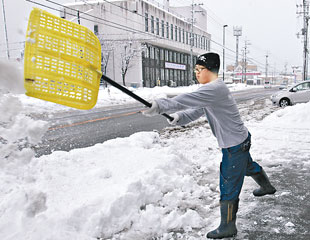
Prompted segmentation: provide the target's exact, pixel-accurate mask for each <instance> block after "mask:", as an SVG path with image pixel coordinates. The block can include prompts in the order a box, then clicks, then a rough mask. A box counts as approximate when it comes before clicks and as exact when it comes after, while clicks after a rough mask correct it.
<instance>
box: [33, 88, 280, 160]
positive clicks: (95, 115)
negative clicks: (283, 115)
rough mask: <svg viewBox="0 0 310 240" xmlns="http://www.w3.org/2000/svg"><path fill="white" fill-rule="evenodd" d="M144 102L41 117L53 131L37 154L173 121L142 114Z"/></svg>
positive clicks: (253, 96) (249, 94)
mask: <svg viewBox="0 0 310 240" xmlns="http://www.w3.org/2000/svg"><path fill="white" fill-rule="evenodd" d="M277 90H278V89H264V88H251V89H248V90H244V91H237V92H233V96H234V98H235V99H236V101H237V103H238V104H239V103H244V102H246V101H249V100H257V99H263V98H266V99H267V98H269V96H270V95H271V94H272V93H273V92H275V91H277ZM142 109H144V107H143V105H142V104H140V103H135V104H130V105H122V106H113V107H104V108H95V109H92V110H88V111H78V110H74V111H70V112H65V113H55V114H54V115H53V116H52V117H50V118H46V117H44V116H39V117H38V118H40V119H43V120H46V121H48V122H49V126H50V127H49V130H48V131H47V132H46V133H45V135H44V137H43V141H42V143H41V144H40V145H39V146H36V148H35V151H36V155H37V156H41V155H45V154H50V153H51V152H53V151H56V150H62V151H69V150H71V149H75V148H84V147H88V146H93V145H95V144H96V143H102V142H104V141H106V140H109V139H113V138H117V137H128V136H130V135H131V134H133V133H135V132H140V131H152V130H157V131H161V130H162V129H163V128H165V127H167V126H168V125H169V124H168V123H167V120H166V118H165V117H163V116H156V117H152V118H147V117H145V116H143V115H142V114H141V110H142Z"/></svg>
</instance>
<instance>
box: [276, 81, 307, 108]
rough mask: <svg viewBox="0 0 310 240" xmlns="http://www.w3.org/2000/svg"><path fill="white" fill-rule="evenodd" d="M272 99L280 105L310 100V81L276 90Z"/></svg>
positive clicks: (284, 105)
mask: <svg viewBox="0 0 310 240" xmlns="http://www.w3.org/2000/svg"><path fill="white" fill-rule="evenodd" d="M271 101H272V103H273V104H276V105H278V106H280V107H286V106H289V105H293V104H296V103H305V102H308V101H310V81H304V82H301V83H298V84H295V85H294V86H292V87H288V88H287V89H283V90H282V91H279V92H276V93H275V94H273V95H272V96H271Z"/></svg>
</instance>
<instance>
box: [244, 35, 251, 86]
mask: <svg viewBox="0 0 310 240" xmlns="http://www.w3.org/2000/svg"><path fill="white" fill-rule="evenodd" d="M248 45H251V43H250V42H249V41H248V40H245V41H244V83H245V84H246V81H247V80H246V67H247V58H246V54H247V53H248V52H247V47H248Z"/></svg>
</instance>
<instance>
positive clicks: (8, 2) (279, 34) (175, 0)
mask: <svg viewBox="0 0 310 240" xmlns="http://www.w3.org/2000/svg"><path fill="white" fill-rule="evenodd" d="M3 1H4V3H5V10H6V19H7V27H8V37H9V42H10V54H11V55H13V56H18V55H19V52H20V50H21V49H22V48H23V45H22V44H21V43H19V42H21V41H24V38H25V37H24V36H25V32H26V25H27V18H28V16H29V13H30V11H31V8H32V7H34V6H35V7H40V6H39V5H36V4H33V3H29V2H27V1H26V0H3ZM33 1H35V2H38V3H42V4H44V5H49V6H53V7H55V5H53V4H49V3H48V2H47V1H46V0H33ZM53 1H55V2H59V3H66V2H74V1H75V0H53ZM158 1H159V2H162V0H158ZM301 2H302V0H220V1H219V0H204V1H202V0H195V3H203V4H204V5H203V7H204V8H206V9H207V12H208V29H209V30H208V31H209V33H210V34H211V35H212V39H213V41H216V42H218V43H220V44H221V43H222V42H223V40H222V39H223V38H222V36H223V25H224V24H227V25H228V28H226V31H225V33H226V34H225V36H226V41H225V42H226V47H227V48H228V49H227V50H226V54H225V55H226V57H225V59H226V63H228V64H229V63H233V62H234V59H235V50H236V38H235V37H234V36H233V26H241V27H242V37H241V38H240V46H239V53H240V50H241V49H242V48H243V47H244V40H248V41H249V42H250V43H251V45H249V46H248V50H249V53H248V56H249V57H250V58H252V59H254V61H255V63H257V64H259V65H260V67H264V65H265V60H266V57H265V56H266V54H267V53H268V55H269V57H268V62H269V67H270V68H276V70H277V71H283V70H284V66H285V63H287V70H288V71H291V70H292V68H291V66H292V65H294V66H296V65H298V66H302V62H303V43H302V39H298V38H297V36H296V33H297V32H299V31H300V30H301V28H302V18H301V17H300V18H297V14H296V10H297V8H296V4H301ZM0 3H1V13H0V26H1V27H0V30H1V32H0V59H5V58H6V45H5V34H4V28H3V26H4V24H3V14H2V0H1V2H0ZM170 3H171V4H172V5H174V4H181V5H189V4H191V3H192V0H170ZM40 8H43V9H45V10H48V11H51V10H49V9H46V8H44V7H40ZM196 14H199V13H196ZM211 50H213V51H217V52H221V49H220V47H218V45H216V44H215V43H213V44H212V49H211ZM239 59H240V57H239Z"/></svg>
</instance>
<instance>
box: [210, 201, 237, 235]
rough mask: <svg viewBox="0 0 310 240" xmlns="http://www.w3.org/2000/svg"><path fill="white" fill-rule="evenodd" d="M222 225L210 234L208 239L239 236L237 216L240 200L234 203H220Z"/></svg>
mask: <svg viewBox="0 0 310 240" xmlns="http://www.w3.org/2000/svg"><path fill="white" fill-rule="evenodd" d="M220 205H221V223H220V226H219V227H218V228H217V229H215V230H213V231H211V232H209V233H208V234H207V238H213V239H221V238H227V237H233V236H235V235H237V228H236V215H237V211H238V205H239V199H237V200H233V201H220Z"/></svg>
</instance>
